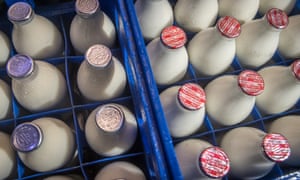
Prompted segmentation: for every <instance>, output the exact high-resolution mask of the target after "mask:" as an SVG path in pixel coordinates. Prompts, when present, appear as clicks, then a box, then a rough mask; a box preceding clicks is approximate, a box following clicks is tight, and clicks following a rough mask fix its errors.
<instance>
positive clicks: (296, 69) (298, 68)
mask: <svg viewBox="0 0 300 180" xmlns="http://www.w3.org/2000/svg"><path fill="white" fill-rule="evenodd" d="M292 70H293V73H294V75H295V76H296V78H297V79H298V80H299V81H300V59H298V60H296V61H294V62H293V64H292Z"/></svg>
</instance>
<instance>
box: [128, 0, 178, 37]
mask: <svg viewBox="0 0 300 180" xmlns="http://www.w3.org/2000/svg"><path fill="white" fill-rule="evenodd" d="M134 7H135V11H136V16H137V18H138V22H139V25H140V28H141V31H142V35H143V37H144V39H145V40H146V41H151V40H152V39H154V38H156V37H159V35H160V33H161V31H162V30H163V28H165V27H167V26H170V25H172V24H173V21H174V17H173V9H172V7H171V4H170V3H169V1H168V0H137V1H136V2H135V4H134Z"/></svg>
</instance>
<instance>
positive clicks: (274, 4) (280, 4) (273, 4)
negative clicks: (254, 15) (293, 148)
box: [258, 0, 297, 14]
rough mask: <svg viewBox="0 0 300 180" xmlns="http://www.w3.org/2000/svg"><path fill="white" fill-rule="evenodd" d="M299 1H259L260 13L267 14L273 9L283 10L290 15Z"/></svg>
mask: <svg viewBox="0 0 300 180" xmlns="http://www.w3.org/2000/svg"><path fill="white" fill-rule="evenodd" d="M296 1H297V0H284V1H282V0H272V1H270V0H259V10H258V11H259V13H260V14H265V13H266V12H267V11H268V10H269V9H271V8H278V9H282V10H283V11H284V12H285V13H286V14H290V12H291V11H292V10H293V8H294V6H295V4H296Z"/></svg>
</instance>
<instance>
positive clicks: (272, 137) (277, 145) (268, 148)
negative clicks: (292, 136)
mask: <svg viewBox="0 0 300 180" xmlns="http://www.w3.org/2000/svg"><path fill="white" fill-rule="evenodd" d="M263 149H264V152H265V154H266V155H267V157H268V158H269V159H270V160H272V161H275V162H282V161H284V160H286V159H287V158H288V157H289V156H290V154H291V149H290V145H289V143H288V141H287V139H286V138H285V137H284V136H282V135H281V134H276V133H270V134H267V135H266V136H265V137H264V139H263Z"/></svg>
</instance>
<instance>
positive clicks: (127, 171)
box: [95, 161, 147, 180]
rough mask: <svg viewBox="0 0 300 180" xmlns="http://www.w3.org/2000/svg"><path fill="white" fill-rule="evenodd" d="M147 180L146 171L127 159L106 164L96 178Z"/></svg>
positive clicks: (100, 179) (98, 179) (103, 179)
mask: <svg viewBox="0 0 300 180" xmlns="http://www.w3.org/2000/svg"><path fill="white" fill-rule="evenodd" d="M106 179H115V180H146V179H147V178H146V177H145V174H144V172H143V171H142V170H141V169H140V168H139V167H137V166H136V165H135V164H133V163H130V162H126V161H115V162H112V163H110V164H108V165H106V166H104V167H103V168H102V169H101V170H100V171H99V172H98V173H97V175H96V177H95V180H106Z"/></svg>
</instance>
